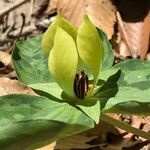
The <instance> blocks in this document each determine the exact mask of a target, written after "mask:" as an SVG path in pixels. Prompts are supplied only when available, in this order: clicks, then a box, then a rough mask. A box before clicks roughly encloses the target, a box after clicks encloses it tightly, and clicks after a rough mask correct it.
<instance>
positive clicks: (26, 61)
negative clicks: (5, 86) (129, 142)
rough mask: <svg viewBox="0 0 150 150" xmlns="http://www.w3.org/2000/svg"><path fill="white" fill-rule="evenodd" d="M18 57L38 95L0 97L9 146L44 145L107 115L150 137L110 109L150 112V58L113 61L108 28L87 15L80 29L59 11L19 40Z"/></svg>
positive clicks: (20, 70) (3, 143)
mask: <svg viewBox="0 0 150 150" xmlns="http://www.w3.org/2000/svg"><path fill="white" fill-rule="evenodd" d="M12 62H13V66H14V68H15V71H16V73H17V76H18V79H19V80H20V81H21V82H22V83H23V84H25V85H27V86H29V87H31V88H32V89H33V90H34V91H35V92H36V93H37V94H38V95H37V96H29V95H23V94H11V95H5V96H1V97H0V111H1V113H0V119H1V120H0V147H1V148H2V149H3V150H5V149H10V147H11V150H20V147H21V149H34V148H37V147H41V146H43V145H46V144H49V143H51V142H53V141H56V140H57V139H59V138H63V137H66V136H71V135H73V134H77V133H81V132H83V131H86V130H88V129H90V128H94V126H95V124H98V123H101V120H103V121H106V122H108V123H110V124H113V125H115V126H117V127H119V128H122V129H124V130H126V131H128V132H132V133H135V134H136V135H139V136H141V137H143V138H147V139H150V134H149V133H146V132H144V131H141V130H139V129H136V128H134V127H132V126H130V125H128V124H126V123H123V122H120V121H118V120H115V119H113V118H112V117H110V116H109V115H108V114H107V113H119V114H135V115H146V116H147V115H150V88H149V86H150V68H149V66H150V62H149V61H143V60H135V59H134V60H127V61H124V62H121V63H119V64H116V65H115V66H113V62H114V56H113V52H112V49H111V46H110V44H109V42H108V40H107V37H106V35H105V33H104V32H102V31H101V30H100V29H97V28H96V27H95V26H94V25H93V24H92V23H91V21H90V20H89V18H88V17H87V16H85V17H84V19H83V22H82V24H81V26H80V27H79V29H77V28H75V27H73V26H72V25H71V24H70V23H69V22H67V21H66V20H65V19H64V18H63V17H61V15H58V16H57V17H56V20H55V21H54V22H53V23H52V24H51V25H50V27H49V28H48V30H47V31H46V32H45V33H44V35H40V36H38V37H35V38H31V39H28V40H26V41H18V42H17V43H16V45H15V47H14V51H13V55H12Z"/></svg>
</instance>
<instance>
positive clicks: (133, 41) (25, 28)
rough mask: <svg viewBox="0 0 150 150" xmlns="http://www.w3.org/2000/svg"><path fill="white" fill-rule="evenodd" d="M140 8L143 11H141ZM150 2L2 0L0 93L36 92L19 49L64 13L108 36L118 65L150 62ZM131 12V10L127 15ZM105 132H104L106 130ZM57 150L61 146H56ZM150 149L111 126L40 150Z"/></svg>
mask: <svg viewBox="0 0 150 150" xmlns="http://www.w3.org/2000/svg"><path fill="white" fill-rule="evenodd" d="M139 6H140V9H139ZM149 8H150V2H148V1H146V0H145V3H143V2H142V3H141V1H140V0H137V1H136V3H135V2H134V1H133V0H131V1H129V0H126V2H124V1H123V0H122V1H118V0H116V1H110V0H97V1H90V0H72V1H69V0H61V1H59V0H41V1H38V0H30V1H29V0H1V2H0V95H5V94H10V93H24V94H31V95H32V94H34V92H33V91H32V90H31V89H29V88H27V87H25V86H23V85H22V84H20V82H19V81H18V80H17V76H16V74H15V71H14V69H13V66H12V64H11V53H12V50H13V46H14V44H15V42H16V41H18V40H25V39H27V38H30V37H34V36H36V35H39V34H41V33H43V32H44V31H46V29H47V28H48V26H49V25H50V24H51V23H52V22H53V20H54V19H55V17H56V14H57V12H60V13H61V14H62V15H63V16H64V17H65V18H66V19H67V20H69V21H70V22H72V23H73V24H74V25H75V26H77V27H78V26H79V25H80V23H81V20H82V18H83V16H84V14H88V15H89V17H90V19H91V20H92V22H93V23H94V24H95V26H97V27H99V28H101V29H102V30H103V31H104V32H105V33H106V34H107V36H108V38H109V40H110V43H111V44H112V48H113V52H114V55H115V62H114V63H118V62H120V61H124V60H126V59H132V58H133V59H145V60H150V45H149V39H150V37H149V35H150V28H149V27H150V12H149ZM127 10H128V11H127ZM113 117H114V118H116V119H118V120H121V121H123V122H126V123H128V124H130V125H132V126H134V127H136V128H139V129H141V130H144V131H147V132H148V131H150V117H145V116H132V115H121V114H114V115H113ZM101 129H102V130H101ZM54 147H55V148H54ZM50 149H61V150H62V149H64V150H65V149H77V150H79V149H81V150H82V149H83V150H86V149H87V150H98V149H102V150H150V144H149V141H148V140H146V139H142V138H140V137H138V136H136V135H133V134H131V133H126V132H125V131H123V130H121V129H118V128H115V127H114V126H111V125H109V124H106V123H105V122H103V123H101V124H100V125H97V126H96V128H94V129H92V130H89V131H87V132H85V133H82V134H79V135H74V136H72V137H68V138H65V139H61V140H59V141H57V142H55V143H53V144H51V145H48V146H46V147H43V148H40V149H39V150H50Z"/></svg>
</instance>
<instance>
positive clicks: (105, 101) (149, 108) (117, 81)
mask: <svg viewBox="0 0 150 150" xmlns="http://www.w3.org/2000/svg"><path fill="white" fill-rule="evenodd" d="M135 61H136V60H135ZM132 62H133V63H134V61H132ZM131 66H132V65H131ZM128 67H130V66H126V70H127V71H126V70H125V69H123V71H122V72H123V73H122V72H121V75H119V74H118V73H116V74H114V75H113V76H111V77H109V78H108V80H107V81H106V82H104V84H103V85H102V86H101V87H100V88H99V89H98V90H97V92H96V94H95V96H96V97H99V99H100V101H101V109H103V111H104V112H112V113H124V114H144V115H149V114H150V88H149V85H150V81H149V80H148V76H149V75H150V71H149V69H143V70H142V69H141V70H135V67H133V69H134V70H135V71H130V72H129V71H128V69H127V68H128ZM121 69H122V68H121ZM130 69H131V68H130ZM118 75H119V76H118ZM144 84H145V85H144Z"/></svg>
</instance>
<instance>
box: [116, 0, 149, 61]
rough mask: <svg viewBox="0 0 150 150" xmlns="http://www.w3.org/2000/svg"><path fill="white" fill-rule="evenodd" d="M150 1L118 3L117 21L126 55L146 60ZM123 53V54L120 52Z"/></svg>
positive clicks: (126, 0) (123, 0)
mask: <svg viewBox="0 0 150 150" xmlns="http://www.w3.org/2000/svg"><path fill="white" fill-rule="evenodd" d="M149 6H150V1H144V2H143V1H141V0H136V1H133V0H122V1H118V4H117V8H118V13H117V20H118V25H119V30H120V33H121V37H122V40H123V41H124V43H125V44H126V47H127V49H126V53H125V54H130V53H131V55H132V56H133V57H134V58H137V57H138V56H140V57H141V58H142V59H144V58H146V55H147V52H148V48H149V38H150V13H149ZM120 53H122V52H120Z"/></svg>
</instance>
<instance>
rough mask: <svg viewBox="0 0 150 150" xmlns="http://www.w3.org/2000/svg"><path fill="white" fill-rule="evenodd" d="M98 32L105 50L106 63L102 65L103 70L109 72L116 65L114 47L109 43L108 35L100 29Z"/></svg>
mask: <svg viewBox="0 0 150 150" xmlns="http://www.w3.org/2000/svg"><path fill="white" fill-rule="evenodd" d="M97 31H98V33H99V36H100V38H101V40H102V43H103V48H104V61H103V64H102V70H107V69H110V68H111V67H112V65H113V63H114V54H113V51H112V47H111V45H110V43H109V41H108V38H107V35H106V34H105V33H104V32H103V31H102V30H100V29H99V28H97Z"/></svg>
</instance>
